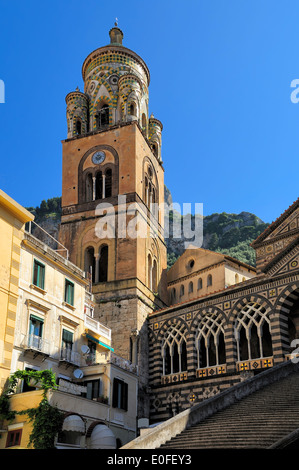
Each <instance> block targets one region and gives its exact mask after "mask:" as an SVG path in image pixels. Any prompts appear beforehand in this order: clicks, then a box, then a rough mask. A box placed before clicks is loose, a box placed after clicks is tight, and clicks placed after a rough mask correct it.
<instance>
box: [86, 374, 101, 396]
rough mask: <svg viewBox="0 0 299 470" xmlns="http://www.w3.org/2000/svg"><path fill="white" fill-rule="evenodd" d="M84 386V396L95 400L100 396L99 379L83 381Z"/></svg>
mask: <svg viewBox="0 0 299 470" xmlns="http://www.w3.org/2000/svg"><path fill="white" fill-rule="evenodd" d="M84 385H85V387H86V398H88V399H89V400H97V399H98V398H99V397H100V396H101V380H100V379H98V380H89V381H88V382H85V383H84Z"/></svg>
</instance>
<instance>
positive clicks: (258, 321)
mask: <svg viewBox="0 0 299 470" xmlns="http://www.w3.org/2000/svg"><path fill="white" fill-rule="evenodd" d="M235 338H236V342H237V353H238V361H244V360H247V359H257V358H263V357H269V356H272V354H273V349H272V338H271V329H270V320H269V318H268V315H267V312H266V309H265V308H264V307H263V306H261V305H259V304H257V303H253V302H250V303H248V304H247V305H245V307H243V309H242V310H241V311H240V313H239V314H238V317H237V319H236V322H235Z"/></svg>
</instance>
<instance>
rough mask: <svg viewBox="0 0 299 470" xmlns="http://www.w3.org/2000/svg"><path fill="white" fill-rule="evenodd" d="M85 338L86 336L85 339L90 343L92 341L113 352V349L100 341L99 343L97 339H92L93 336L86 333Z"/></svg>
mask: <svg viewBox="0 0 299 470" xmlns="http://www.w3.org/2000/svg"><path fill="white" fill-rule="evenodd" d="M85 336H86V338H88V339H90V341H93V342H94V343H97V344H100V345H101V346H103V347H104V348H107V349H110V351H114V349H113V348H111V346H108V344H105V343H102V341H99V340H98V339H96V338H94V337H93V336H91V335H89V334H88V333H86V335H85Z"/></svg>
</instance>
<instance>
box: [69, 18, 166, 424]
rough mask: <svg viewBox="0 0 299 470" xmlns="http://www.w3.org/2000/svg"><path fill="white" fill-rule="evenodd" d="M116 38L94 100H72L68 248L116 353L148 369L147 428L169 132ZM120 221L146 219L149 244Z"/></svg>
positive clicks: (162, 294) (87, 68) (131, 56)
mask: <svg viewBox="0 0 299 470" xmlns="http://www.w3.org/2000/svg"><path fill="white" fill-rule="evenodd" d="M109 35H110V44H108V45H107V46H104V47H100V48H98V49H96V50H95V51H93V52H92V53H90V54H89V55H88V57H87V58H86V59H85V61H84V63H83V66H82V77H83V81H84V92H83V91H80V90H79V89H78V88H77V89H76V90H75V91H73V92H70V93H69V94H68V95H67V97H66V105H67V109H66V113H67V132H68V133H67V139H66V140H64V141H63V142H62V146H63V177H62V218H61V227H60V241H61V243H63V245H64V246H66V247H67V248H68V249H69V252H70V259H71V261H73V262H74V263H75V264H76V265H78V266H79V267H81V268H82V269H84V271H85V272H86V273H87V275H88V276H90V278H91V282H92V290H93V293H94V296H95V300H96V303H97V307H96V309H95V316H96V318H97V319H99V320H100V321H101V322H102V323H103V324H105V325H107V326H108V327H110V328H111V329H112V346H113V347H114V350H115V352H116V353H117V354H119V355H120V356H122V357H124V358H127V359H130V360H131V361H132V362H133V363H136V364H138V368H139V380H140V392H139V412H138V416H139V417H145V418H146V417H148V415H149V408H148V403H147V401H146V398H145V397H148V394H147V393H146V391H147V389H146V387H147V384H148V339H147V338H148V336H147V316H148V314H149V313H151V312H152V311H154V310H156V309H160V308H163V307H165V306H166V305H167V280H166V268H167V254H166V245H165V242H164V237H163V229H164V211H163V203H164V169H163V165H162V157H161V134H162V127H163V126H162V124H161V122H160V121H159V120H158V119H156V118H155V117H154V116H153V115H152V114H149V93H148V87H149V82H150V73H149V70H148V68H147V65H146V64H145V62H144V61H143V59H141V58H140V57H139V56H138V55H137V54H136V53H135V52H133V51H131V50H130V49H128V48H126V47H124V46H123V44H122V43H123V33H122V31H121V30H120V29H119V28H118V27H117V26H115V27H113V28H112V29H111V30H110V32H109ZM119 196H122V200H120V199H119ZM102 203H107V204H109V205H110V206H109V207H110V208H112V209H113V215H112V213H111V219H109V220H108V219H106V220H107V223H106V226H107V229H109V228H114V235H115V236H110V235H109V236H103V233H102V236H99V231H98V230H97V229H98V227H99V224H100V223H101V221H103V217H104V214H103V211H102V212H101V211H99V210H96V209H97V207H98V208H99V207H101V204H102ZM132 204H135V205H136V207H135V208H134V210H133V211H132V210H131V212H130V213H128V208H129V207H130V208H131V209H132ZM157 207H160V210H157ZM120 216H121V217H122V219H121V220H122V221H123V220H125V224H126V225H128V223H129V221H130V220H131V221H133V222H134V220H133V219H134V217H136V220H137V217H138V218H139V220H141V221H142V223H143V224H144V226H145V229H146V230H145V236H142V237H141V236H135V237H133V236H131V234H130V235H129V234H128V232H126V233H125V236H124V234H123V226H122V227H120V218H119V217H120ZM106 217H107V216H106ZM123 217H124V218H123ZM133 222H132V223H133ZM150 223H151V224H152V225H154V232H155V236H153V233H152V232H151V231H150ZM104 225H105V224H104ZM108 226H109V227H108ZM120 228H122V231H121V230H120ZM109 233H110V234H111V231H110V232H109ZM112 233H113V230H112ZM137 235H138V232H137ZM143 397H144V398H143Z"/></svg>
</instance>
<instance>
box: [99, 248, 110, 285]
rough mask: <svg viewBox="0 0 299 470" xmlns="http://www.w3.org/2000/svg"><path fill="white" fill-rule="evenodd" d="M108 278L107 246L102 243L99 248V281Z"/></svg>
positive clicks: (105, 280)
mask: <svg viewBox="0 0 299 470" xmlns="http://www.w3.org/2000/svg"><path fill="white" fill-rule="evenodd" d="M107 280H108V246H107V245H102V246H101V247H100V249H99V282H107Z"/></svg>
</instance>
